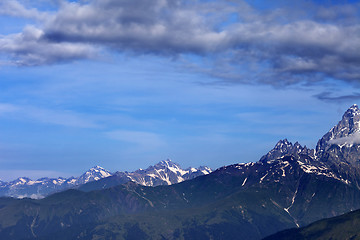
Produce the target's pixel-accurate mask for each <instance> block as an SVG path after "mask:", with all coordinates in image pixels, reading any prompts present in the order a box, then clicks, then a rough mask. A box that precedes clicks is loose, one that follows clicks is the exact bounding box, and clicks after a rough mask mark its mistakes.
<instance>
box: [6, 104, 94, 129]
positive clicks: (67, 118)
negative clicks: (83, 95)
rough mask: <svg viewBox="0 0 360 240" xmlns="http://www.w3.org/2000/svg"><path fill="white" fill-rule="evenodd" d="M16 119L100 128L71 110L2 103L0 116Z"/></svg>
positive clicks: (84, 116) (87, 118) (86, 117)
mask: <svg viewBox="0 0 360 240" xmlns="http://www.w3.org/2000/svg"><path fill="white" fill-rule="evenodd" d="M5 114H7V115H6V117H10V118H14V119H19V120H23V119H28V120H32V121H36V122H40V123H45V124H53V125H60V126H67V127H80V128H98V127H100V125H99V124H97V123H96V122H95V121H92V120H91V119H89V117H88V116H86V115H83V114H79V113H77V112H73V111H69V110H53V109H46V108H40V107H34V106H26V105H24V106H21V105H13V104H5V103H0V115H3V116H5Z"/></svg>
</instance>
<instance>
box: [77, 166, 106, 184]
mask: <svg viewBox="0 0 360 240" xmlns="http://www.w3.org/2000/svg"><path fill="white" fill-rule="evenodd" d="M111 175H112V173H111V172H110V171H108V170H106V169H104V168H103V167H100V166H95V167H92V168H90V169H89V170H88V171H86V172H85V173H84V174H83V175H81V176H80V177H79V178H78V179H77V181H76V182H77V184H84V183H87V182H90V181H97V180H99V179H101V178H105V177H110V176H111Z"/></svg>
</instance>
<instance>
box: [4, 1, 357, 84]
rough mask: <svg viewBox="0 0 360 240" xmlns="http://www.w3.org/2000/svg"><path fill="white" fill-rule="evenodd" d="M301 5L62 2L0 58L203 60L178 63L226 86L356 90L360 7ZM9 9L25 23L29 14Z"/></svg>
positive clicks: (26, 61)
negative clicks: (329, 85) (335, 84)
mask: <svg viewBox="0 0 360 240" xmlns="http://www.w3.org/2000/svg"><path fill="white" fill-rule="evenodd" d="M303 4H304V5H303V6H300V7H304V10H303V9H301V8H299V9H293V8H291V9H290V8H287V7H286V6H283V7H279V8H276V9H272V11H264V10H259V9H256V8H255V7H253V6H251V5H250V4H248V3H247V2H245V1H237V2H234V1H217V2H211V1H210V2H209V1H188V0H180V1H171V0H155V1H151V2H149V1H147V0H138V1H131V0H122V1H117V0H90V1H84V2H82V1H79V2H67V1H62V2H61V4H60V7H59V8H58V10H57V11H56V12H55V13H54V14H53V15H52V16H51V17H47V18H44V20H43V22H42V23H41V24H39V26H36V27H27V28H25V30H24V31H23V32H22V33H19V34H16V35H11V36H4V37H2V38H0V52H3V53H6V54H9V56H12V58H13V61H14V62H15V63H17V64H19V65H42V64H53V63H57V62H64V61H73V60H77V59H89V58H93V57H94V56H96V55H97V54H98V55H101V54H103V53H104V50H110V51H117V52H129V53H135V54H154V55H161V56H165V57H171V58H177V57H179V56H184V55H185V56H186V55H187V54H193V55H196V56H200V58H203V57H205V58H206V61H193V60H192V58H187V57H185V59H187V61H189V62H191V63H192V64H193V66H194V67H193V69H194V70H195V71H200V72H203V73H206V74H210V75H212V76H214V77H217V78H218V79H220V81H221V82H226V83H229V84H234V83H247V84H256V83H262V84H270V85H275V86H287V85H293V84H311V83H314V82H321V81H324V80H326V79H327V78H332V79H335V80H337V81H342V82H348V83H354V82H358V80H359V79H360V64H359V63H360V52H359V51H357V49H360V21H359V20H360V17H359V14H358V11H359V9H360V4H358V3H353V4H339V5H334V6H320V5H316V4H311V3H307V5H306V4H305V3H303ZM6 5H7V8H10V6H12V5H11V4H9V3H8V4H6ZM15 5H16V6H17V7H13V8H16V9H20V10H17V12H19V14H20V13H23V15H24V16H26V15H27V14H25V13H26V12H29V15H32V14H30V13H32V12H34V11H35V10H34V9H26V8H24V7H21V6H20V5H19V3H17V4H15ZM36 11H38V10H36Z"/></svg>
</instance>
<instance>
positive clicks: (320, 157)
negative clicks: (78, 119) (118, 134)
mask: <svg viewBox="0 0 360 240" xmlns="http://www.w3.org/2000/svg"><path fill="white" fill-rule="evenodd" d="M359 116H360V110H359V108H358V107H357V106H356V105H354V106H351V107H350V108H349V109H348V110H347V111H346V112H345V114H344V115H343V117H342V119H341V121H340V122H339V123H338V124H337V125H336V126H334V127H333V128H332V129H331V130H330V131H329V132H328V133H326V134H325V135H324V136H323V137H322V138H321V139H320V140H319V141H318V144H317V146H316V149H308V148H307V147H305V146H301V145H300V144H299V143H295V144H292V143H290V142H289V141H288V140H286V139H284V140H280V141H279V142H278V143H277V144H276V145H275V147H274V148H273V149H272V150H270V151H269V152H268V153H267V154H266V155H264V156H263V157H262V158H261V159H260V160H259V161H258V162H256V163H241V164H234V165H230V166H226V167H222V168H219V169H217V170H216V171H214V172H212V173H210V174H206V175H203V176H199V177H197V178H193V179H190V180H188V181H183V180H185V179H187V177H189V178H191V177H190V176H192V175H193V176H194V174H195V173H198V174H201V173H202V174H205V173H208V171H206V168H201V169H199V170H197V171H195V170H192V169H187V170H181V169H180V167H179V166H177V165H176V164H173V163H171V162H169V161H164V162H160V163H159V164H157V165H155V166H153V167H149V168H148V169H146V170H138V171H135V172H133V173H127V172H125V173H116V174H114V175H112V176H110V177H107V178H103V179H101V180H99V181H96V182H95V181H93V182H91V183H87V184H85V185H81V187H80V188H79V189H82V190H85V191H89V192H84V191H79V190H68V191H65V192H61V193H57V194H54V195H51V196H49V197H47V198H45V199H41V200H31V199H24V200H15V199H8V198H2V199H1V198H0V239H15V240H16V239H249V240H257V239H261V238H263V237H266V236H269V235H271V234H274V233H276V232H278V231H280V230H284V229H287V228H296V227H303V226H306V225H308V224H309V223H311V222H314V221H317V220H320V219H323V218H329V217H333V216H337V215H340V214H343V213H346V212H349V211H352V210H356V209H359V208H360V187H359V182H360V178H359V172H360V167H359V159H360V152H359V151H358V149H360V144H359V143H360V140H359V139H360V138H358V135H359V134H360V126H359ZM203 171H206V172H203ZM129 179H130V180H132V181H131V182H129ZM181 181H182V182H181ZM123 182H127V183H125V184H123V185H118V184H120V183H123ZM134 182H135V183H134ZM173 182H181V183H179V184H172V185H169V186H168V184H170V183H173ZM136 183H138V184H136ZM140 184H142V185H140ZM115 185H116V186H115ZM145 185H147V186H145ZM155 185H161V186H157V187H148V186H155ZM111 186H113V187H111ZM103 188H105V189H103ZM94 189H98V190H97V191H91V190H94ZM99 189H101V190H99Z"/></svg>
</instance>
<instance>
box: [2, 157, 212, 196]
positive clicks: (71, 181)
mask: <svg viewBox="0 0 360 240" xmlns="http://www.w3.org/2000/svg"><path fill="white" fill-rule="evenodd" d="M210 172H212V170H211V169H210V168H208V167H199V168H188V169H185V170H184V169H182V168H181V167H180V166H179V165H178V164H176V163H174V162H172V161H171V160H169V159H168V160H166V161H161V162H159V163H158V164H156V165H155V166H150V167H148V168H147V169H146V170H142V169H139V170H136V171H135V172H116V173H115V174H113V173H111V172H109V171H108V170H106V169H104V168H102V167H100V166H95V167H93V168H91V169H89V170H88V171H86V172H85V173H84V174H82V175H81V176H80V177H77V178H74V177H71V178H67V179H66V178H62V177H59V178H40V179H38V180H36V181H33V180H31V179H29V178H26V177H21V178H18V179H16V180H14V181H11V182H0V196H9V197H16V198H24V197H29V198H43V197H45V196H47V195H49V194H51V193H55V192H59V191H63V190H66V189H69V188H80V189H82V190H95V189H101V188H105V187H109V186H115V185H118V184H123V183H126V182H129V181H133V182H135V183H138V184H141V185H144V186H158V185H170V184H174V183H179V182H182V181H184V180H188V179H192V178H194V177H197V176H201V175H204V174H209V173H210ZM105 178H106V180H105ZM101 179H104V181H99V180H101ZM97 181H98V182H97ZM95 182H96V183H95ZM84 184H85V186H82V185H84ZM87 184H89V185H87Z"/></svg>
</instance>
